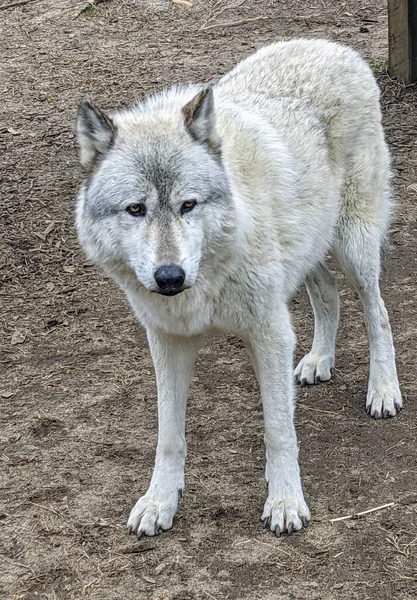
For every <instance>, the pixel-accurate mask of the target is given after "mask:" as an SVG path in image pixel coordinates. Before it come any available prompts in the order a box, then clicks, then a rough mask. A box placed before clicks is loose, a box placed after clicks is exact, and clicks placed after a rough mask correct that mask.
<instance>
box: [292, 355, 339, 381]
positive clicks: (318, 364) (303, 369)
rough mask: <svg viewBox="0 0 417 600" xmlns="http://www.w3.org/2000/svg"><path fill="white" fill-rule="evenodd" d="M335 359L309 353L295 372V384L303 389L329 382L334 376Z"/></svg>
mask: <svg viewBox="0 0 417 600" xmlns="http://www.w3.org/2000/svg"><path fill="white" fill-rule="evenodd" d="M333 366H334V357H333V356H330V355H321V356H319V355H317V354H313V353H312V352H309V353H308V354H306V355H305V356H304V358H302V359H301V360H300V362H299V363H298V365H297V367H296V369H295V371H294V376H295V382H296V383H297V384H299V385H301V387H305V386H307V385H314V384H317V383H321V382H322V381H329V379H330V378H331V376H332V369H333Z"/></svg>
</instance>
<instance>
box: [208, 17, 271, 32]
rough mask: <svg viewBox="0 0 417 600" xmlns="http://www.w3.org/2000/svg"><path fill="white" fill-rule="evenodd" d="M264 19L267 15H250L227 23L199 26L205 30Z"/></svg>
mask: <svg viewBox="0 0 417 600" xmlns="http://www.w3.org/2000/svg"><path fill="white" fill-rule="evenodd" d="M266 20H267V17H251V18H249V19H240V21H231V22H229V23H214V25H205V26H203V27H200V31H207V30H208V29H214V28H215V27H238V26H239V25H245V24H246V23H255V22H257V21H266Z"/></svg>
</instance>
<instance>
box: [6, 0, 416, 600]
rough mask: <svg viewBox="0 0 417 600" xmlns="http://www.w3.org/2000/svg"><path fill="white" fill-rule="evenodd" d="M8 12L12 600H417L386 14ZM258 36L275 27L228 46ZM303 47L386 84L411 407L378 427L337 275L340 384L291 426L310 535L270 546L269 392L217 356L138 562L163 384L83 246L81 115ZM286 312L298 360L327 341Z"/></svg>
mask: <svg viewBox="0 0 417 600" xmlns="http://www.w3.org/2000/svg"><path fill="white" fill-rule="evenodd" d="M10 1H11V0H0V19H1V21H0V56H1V61H0V96H1V101H0V152H1V154H0V157H1V158H0V190H1V196H0V202H1V205H0V224H1V234H0V252H1V254H0V269H1V273H0V307H1V315H0V318H1V339H0V373H1V377H2V379H1V382H0V402H1V411H0V421H1V430H0V545H1V553H2V558H1V568H0V597H1V598H5V599H13V600H18V599H20V600H32V599H34V598H43V599H48V600H53V599H57V600H67V599H68V600H69V599H79V598H84V597H85V598H92V599H93V598H94V599H100V600H113V599H114V600H139V599H144V600H200V599H201V600H205V599H212V600H213V599H214V600H223V599H226V598H229V599H231V600H244V599H248V600H256V599H265V600H269V599H276V598H280V599H281V600H287V599H300V600H304V599H313V600H314V599H317V600H328V599H333V598H335V599H339V598H340V599H342V600H343V599H356V598H357V599H378V600H383V599H385V598H386V599H391V598H395V599H401V600H403V599H404V600H405V599H408V598H410V599H411V598H416V594H417V561H416V555H417V515H416V510H417V466H416V459H415V457H416V444H415V438H416V428H417V420H416V413H417V409H416V403H415V380H416V375H417V373H416V362H415V349H416V343H417V331H416V313H417V308H416V306H417V305H416V272H417V262H416V252H415V247H416V241H417V232H416V217H417V186H416V184H417V158H416V156H417V147H416V141H417V131H416V104H417V101H416V97H417V91H416V89H415V88H413V87H410V88H405V87H404V86H401V85H400V84H399V83H398V82H395V81H392V80H391V79H390V78H389V77H388V76H387V74H386V64H387V43H386V38H387V18H386V6H385V3H384V2H381V1H379V0H360V1H359V0H346V1H344V2H334V1H327V0H326V1H325V0H323V1H319V0H316V1H314V0H312V1H313V2H314V3H313V4H310V3H304V2H298V3H296V2H294V0H283V1H281V0H280V1H278V0H269V1H267V0H251V1H249V0H247V1H244V0H243V1H242V0H240V1H239V0H235V1H232V2H230V3H227V2H213V1H212V0H208V1H206V2H204V1H203V0H195V1H194V5H193V7H192V8H188V9H187V8H184V7H181V6H178V5H177V6H176V5H173V4H171V3H170V2H169V1H168V0H155V1H154V2H150V1H146V0H142V1H139V0H138V1H137V2H134V1H133V0H121V1H116V0H113V1H111V0H110V1H108V2H106V3H102V4H99V5H98V6H97V7H96V8H95V7H87V8H86V10H83V8H84V7H85V5H83V3H82V1H81V2H79V3H75V2H70V1H68V0H67V1H65V0H56V1H54V2H52V1H51V0H35V1H33V0H32V1H31V2H29V3H28V4H26V5H22V6H17V7H9V8H5V5H6V4H9V3H10ZM254 17H264V19H259V20H257V21H253V22H249V23H241V24H240V25H237V26H235V27H232V26H230V23H231V22H235V21H239V20H242V19H250V18H254ZM224 23H227V24H229V25H227V26H224V25H222V24H224ZM300 35H303V36H325V37H329V38H332V39H335V40H340V41H343V42H346V43H349V44H351V45H353V46H354V47H355V48H357V49H359V50H360V51H361V52H362V53H363V55H364V56H365V57H366V58H367V59H368V60H369V62H370V63H371V65H372V66H373V68H374V70H375V72H376V74H377V76H378V80H379V83H380V85H381V89H382V102H383V112H384V124H385V127H386V132H387V138H388V141H389V144H390V147H391V150H392V153H393V166H394V172H395V194H396V199H397V201H398V210H397V213H396V217H395V219H394V222H393V224H392V231H391V248H390V252H389V255H388V259H387V262H386V272H385V274H384V276H383V290H384V298H385V300H386V303H387V306H388V309H389V313H390V316H391V321H392V327H393V332H394V336H395V342H396V348H397V359H398V368H399V375H400V381H401V386H402V391H403V395H404V399H405V408H404V410H403V412H402V414H401V415H400V416H399V417H397V418H395V419H392V420H389V421H379V422H378V421H373V420H371V419H370V418H369V417H368V416H367V415H366V413H365V410H364V403H365V394H366V385H367V362H368V354H367V351H368V350H367V343H366V338H365V335H364V328H363V323H362V317H361V311H360V306H359V304H358V301H357V298H356V297H355V296H354V294H353V293H352V292H351V291H350V290H349V288H347V287H346V285H345V282H344V279H343V277H342V276H338V277H339V282H340V288H341V295H342V326H341V330H340V333H339V337H338V346H337V369H336V372H335V378H334V379H333V381H332V382H331V383H329V384H327V385H322V386H319V387H316V388H314V389H303V390H301V391H300V393H299V405H298V410H297V430H298V435H299V440H300V448H301V451H300V459H301V468H302V473H303V481H304V488H305V491H306V495H307V498H308V499H309V503H310V508H311V510H312V515H313V520H312V522H311V525H310V527H309V529H308V530H307V531H305V532H303V533H302V534H297V535H292V536H291V537H285V536H284V537H282V538H279V539H277V538H274V537H273V536H272V535H271V534H270V533H266V532H264V531H263V530H262V528H261V525H260V523H259V516H260V514H261V510H262V506H263V503H264V499H265V490H264V483H263V470H264V450H263V442H262V414H261V407H260V401H259V393H258V389H257V386H256V384H255V381H254V376H253V374H252V371H251V368H250V365H249V362H248V359H247V357H246V355H245V352H244V349H243V347H242V344H241V343H240V342H239V340H236V339H234V338H231V337H219V338H216V339H213V340H212V341H211V342H210V343H209V344H208V345H207V346H206V348H205V349H204V350H203V351H202V352H201V355H200V358H199V361H198V364H197V369H196V376H195V379H194V383H193V388H192V392H191V397H190V402H189V411H188V422H187V436H188V447H189V456H188V461H187V489H186V494H185V496H184V499H183V500H182V502H181V505H180V509H179V513H178V517H177V519H176V521H175V524H174V528H173V530H172V531H171V532H168V533H165V534H164V535H162V536H159V537H158V538H155V539H150V540H145V541H143V540H142V541H140V542H139V541H137V540H135V539H134V538H129V537H127V535H126V531H125V528H124V523H125V521H126V518H127V515H128V513H129V511H130V508H131V507H132V505H133V504H134V503H135V501H136V499H137V497H138V496H139V494H140V493H143V492H144V491H145V490H146V487H147V483H148V480H149V478H150V475H151V469H152V463H153V455H154V448H155V444H156V428H157V414H156V402H155V385H154V375H153V369H152V363H151V360H150V357H149V352H148V349H147V346H146V342H145V336H144V333H143V332H142V331H141V330H140V328H139V327H138V326H137V324H136V323H135V320H134V318H133V315H132V314H131V312H130V310H129V308H128V306H127V302H126V301H125V299H124V297H123V296H122V294H121V293H120V292H119V291H118V289H116V287H115V286H114V285H113V284H112V283H111V282H110V281H109V280H108V279H106V278H105V277H103V275H102V274H101V273H100V272H98V270H97V269H96V268H94V267H93V266H92V265H91V264H89V263H88V262H87V261H86V259H85V258H84V257H83V256H82V254H81V252H80V250H79V248H78V245H77V242H76V238H75V234H74V228H73V208H74V193H75V190H76V186H77V184H78V182H79V181H80V177H81V173H80V169H79V167H78V162H77V152H76V147H75V141H74V135H73V123H74V114H75V107H76V104H77V102H78V101H79V100H80V99H81V98H84V97H89V98H92V99H94V100H95V101H96V102H97V103H98V104H99V106H101V107H103V108H105V109H107V108H113V107H115V106H120V105H123V104H126V103H128V102H131V101H133V100H134V99H136V98H140V97H143V95H144V94H146V93H147V92H149V91H150V90H154V89H157V90H158V89H161V88H163V87H164V86H167V85H169V84H171V83H174V82H188V81H210V80H211V79H212V78H214V77H216V76H218V75H220V74H222V73H224V72H225V71H227V70H228V69H229V68H230V67H232V65H234V64H235V62H236V61H237V60H239V59H241V58H243V57H244V56H246V55H248V54H249V53H251V52H252V51H253V50H255V49H256V48H258V47H260V46H262V45H264V44H266V43H268V42H272V41H274V40H276V39H277V38H278V37H282V36H300ZM293 314H294V322H295V326H296V331H297V335H298V348H297V358H298V357H301V356H302V354H303V353H305V352H306V351H307V350H308V348H309V344H310V341H311V336H312V316H311V312H310V309H309V306H308V302H307V300H306V295H305V293H304V290H301V291H300V294H299V295H298V296H297V297H296V298H295V299H294V301H293ZM389 502H394V503H395V505H394V506H393V507H392V508H390V509H387V510H384V511H379V512H376V513H374V514H371V515H368V516H367V517H364V518H362V519H359V520H348V521H342V522H339V523H335V524H332V523H330V519H332V518H336V517H339V516H343V515H348V514H351V513H355V512H357V511H361V510H366V509H368V508H372V507H376V506H379V505H381V504H385V503H389Z"/></svg>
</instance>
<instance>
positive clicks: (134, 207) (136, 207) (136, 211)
mask: <svg viewBox="0 0 417 600" xmlns="http://www.w3.org/2000/svg"><path fill="white" fill-rule="evenodd" d="M126 211H127V212H128V213H129V215H132V217H144V216H145V215H146V206H145V205H144V204H131V205H130V206H128V207H127V208H126Z"/></svg>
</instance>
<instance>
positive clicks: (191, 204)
mask: <svg viewBox="0 0 417 600" xmlns="http://www.w3.org/2000/svg"><path fill="white" fill-rule="evenodd" d="M196 204H197V202H196V201H195V200H190V201H189V202H183V204H182V206H181V214H182V215H183V214H184V213H187V212H191V211H192V210H193V208H194V207H195V206H196Z"/></svg>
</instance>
